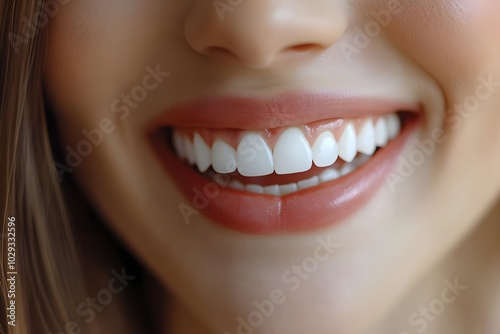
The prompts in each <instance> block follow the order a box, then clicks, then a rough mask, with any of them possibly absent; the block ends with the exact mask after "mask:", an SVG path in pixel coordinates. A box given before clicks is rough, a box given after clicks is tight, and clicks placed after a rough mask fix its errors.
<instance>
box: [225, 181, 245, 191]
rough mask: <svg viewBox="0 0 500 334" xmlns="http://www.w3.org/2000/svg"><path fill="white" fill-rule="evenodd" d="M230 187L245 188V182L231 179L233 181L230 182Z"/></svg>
mask: <svg viewBox="0 0 500 334" xmlns="http://www.w3.org/2000/svg"><path fill="white" fill-rule="evenodd" d="M229 188H232V189H236V190H245V186H244V185H243V183H241V182H240V181H238V180H233V181H231V183H230V184H229Z"/></svg>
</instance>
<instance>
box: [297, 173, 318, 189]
mask: <svg viewBox="0 0 500 334" xmlns="http://www.w3.org/2000/svg"><path fill="white" fill-rule="evenodd" d="M318 184H319V177H317V176H313V177H311V178H310V179H307V180H302V181H299V182H298V183H297V188H298V189H299V190H302V189H307V188H312V187H315V186H317V185H318Z"/></svg>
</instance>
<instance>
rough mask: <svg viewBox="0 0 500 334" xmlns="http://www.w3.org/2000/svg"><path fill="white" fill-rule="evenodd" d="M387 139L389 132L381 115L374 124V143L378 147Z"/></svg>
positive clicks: (385, 142) (384, 143) (382, 145)
mask: <svg viewBox="0 0 500 334" xmlns="http://www.w3.org/2000/svg"><path fill="white" fill-rule="evenodd" d="M388 140H389V133H388V132H387V122H386V121H385V119H384V118H383V117H380V118H379V119H378V121H377V123H376V124H375V143H376V144H377V146H378V147H384V146H385V145H387V141H388Z"/></svg>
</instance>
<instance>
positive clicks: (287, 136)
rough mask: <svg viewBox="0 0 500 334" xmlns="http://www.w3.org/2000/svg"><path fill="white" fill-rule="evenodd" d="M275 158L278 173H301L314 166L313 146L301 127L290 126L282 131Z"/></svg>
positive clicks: (275, 168)
mask: <svg viewBox="0 0 500 334" xmlns="http://www.w3.org/2000/svg"><path fill="white" fill-rule="evenodd" d="M273 159H274V170H275V171H276V173H277V174H292V173H300V172H305V171H307V170H309V169H310V168H311V167H312V151H311V147H310V146H309V142H308V141H307V139H306V137H304V134H303V133H302V131H301V130H300V129H298V128H290V129H287V130H285V131H283V133H281V135H280V137H279V138H278V141H277V142H276V146H275V147H274V153H273Z"/></svg>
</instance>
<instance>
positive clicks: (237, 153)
mask: <svg viewBox="0 0 500 334" xmlns="http://www.w3.org/2000/svg"><path fill="white" fill-rule="evenodd" d="M323 131H324V132H322V133H320V135H319V136H318V137H317V139H316V140H315V142H314V144H313V145H310V144H309V142H308V140H307V139H306V136H305V135H304V132H303V131H302V128H299V127H292V128H288V129H285V130H284V131H283V132H281V134H279V137H278V138H277V140H276V144H275V147H274V149H273V150H271V148H270V147H269V145H268V144H267V142H266V140H265V139H264V137H263V135H261V134H259V133H256V132H249V133H246V134H245V135H244V136H243V137H242V139H241V141H240V142H239V144H238V147H237V149H236V150H235V149H234V148H233V147H232V146H231V145H229V144H227V143H226V142H225V141H223V140H221V139H215V140H214V142H213V144H212V147H210V146H208V145H207V141H205V139H203V137H202V136H201V135H200V134H199V133H196V132H195V133H194V134H192V137H191V136H190V135H189V134H185V133H182V134H181V133H179V132H178V130H177V129H174V131H173V132H172V145H173V148H174V150H175V151H176V152H177V155H178V156H179V157H180V159H182V160H185V161H187V162H188V163H189V164H190V165H196V166H197V167H198V169H199V171H200V172H202V173H204V172H206V171H207V170H208V169H209V168H210V166H212V168H213V170H214V171H215V172H217V173H219V174H221V175H223V174H229V173H233V172H234V171H236V170H238V172H239V174H240V175H242V176H246V177H257V176H265V175H269V174H272V173H274V172H276V174H293V173H301V172H305V171H308V170H310V169H311V167H312V165H313V163H314V165H315V166H317V167H321V168H322V167H329V166H332V165H333V164H335V162H336V161H337V160H338V158H341V159H342V160H343V161H344V162H346V163H347V164H345V165H344V166H343V167H342V169H341V170H340V171H339V170H336V169H333V168H328V169H325V170H324V171H323V172H322V173H321V174H320V175H319V176H317V177H316V176H315V177H313V178H310V179H307V180H302V181H300V182H298V183H293V184H286V185H270V186H266V187H262V186H257V185H250V190H248V189H247V188H248V185H246V186H245V185H243V184H242V183H241V182H237V181H233V182H232V183H231V184H230V187H231V188H234V189H239V190H247V191H252V192H255V193H265V194H269V195H275V196H279V195H286V194H289V193H292V192H294V191H297V190H301V189H306V188H309V187H314V186H316V185H318V184H320V183H322V182H328V181H331V180H335V179H337V178H339V177H340V176H343V175H345V174H348V173H350V172H352V170H353V169H354V168H357V167H358V166H359V165H362V164H363V163H364V162H366V160H368V159H370V156H371V155H373V154H374V152H375V151H376V149H377V147H384V146H386V145H387V143H388V142H389V140H392V139H394V138H396V137H397V136H398V134H399V133H400V131H401V121H400V119H399V117H398V115H397V114H389V115H386V116H383V117H379V118H378V119H377V121H376V122H373V120H372V119H371V118H368V119H366V121H365V123H364V124H363V126H362V127H361V129H360V130H359V134H356V130H355V127H354V123H352V122H348V123H347V124H346V125H345V128H344V130H343V132H342V136H341V137H340V139H339V140H338V141H337V140H336V138H335V136H334V134H333V132H332V131H333V130H328V131H325V130H323ZM190 137H191V138H193V139H190ZM358 152H359V153H362V154H360V155H359V156H358V155H357V153H358ZM228 183H229V181H228ZM259 187H260V188H259ZM261 188H262V189H261Z"/></svg>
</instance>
